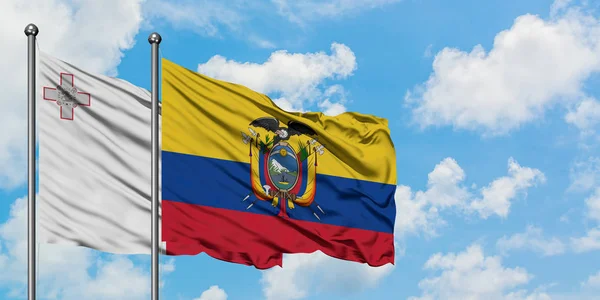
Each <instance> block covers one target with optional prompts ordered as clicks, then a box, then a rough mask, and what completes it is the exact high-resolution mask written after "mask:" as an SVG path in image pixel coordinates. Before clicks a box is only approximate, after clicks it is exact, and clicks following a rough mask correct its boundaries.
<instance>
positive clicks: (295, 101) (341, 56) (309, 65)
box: [198, 43, 356, 114]
mask: <svg viewBox="0 0 600 300" xmlns="http://www.w3.org/2000/svg"><path fill="white" fill-rule="evenodd" d="M331 52H332V53H331V55H328V54H326V53H324V52H317V53H305V54H302V53H289V52H287V51H283V50H282V51H275V52H273V53H272V54H271V56H270V57H269V59H268V60H267V61H266V62H264V63H262V64H258V63H240V62H236V61H233V60H227V59H226V58H225V57H222V56H220V55H216V56H213V57H212V58H211V59H210V60H208V61H207V62H206V63H204V64H199V65H198V72H200V73H202V74H206V75H207V76H211V77H214V78H217V79H221V80H225V81H229V82H234V83H237V84H242V85H245V86H247V87H248V88H250V89H253V90H255V91H258V92H261V93H264V94H269V95H272V94H274V95H279V96H280V97H279V98H278V99H275V100H274V101H275V102H276V103H277V105H279V106H280V107H281V108H283V109H286V110H290V111H291V110H300V111H302V110H303V109H304V107H305V105H308V106H310V105H312V104H314V102H315V100H317V99H319V100H320V103H321V105H322V106H323V107H324V108H325V109H326V110H330V112H331V113H334V114H335V113H337V112H340V111H343V106H342V107H341V106H340V105H343V104H344V103H343V102H344V101H343V100H344V96H343V89H341V87H340V86H335V85H334V86H331V87H324V85H325V80H339V79H344V78H346V77H348V76H350V75H352V72H353V71H354V70H355V69H356V57H355V56H354V53H353V52H352V50H350V48H348V47H347V46H346V45H343V44H338V43H333V44H332V45H331ZM323 88H326V90H325V91H323ZM336 95H337V96H338V97H339V96H340V95H341V98H342V99H341V100H339V101H337V102H332V100H331V99H332V98H333V97H334V96H336Z"/></svg>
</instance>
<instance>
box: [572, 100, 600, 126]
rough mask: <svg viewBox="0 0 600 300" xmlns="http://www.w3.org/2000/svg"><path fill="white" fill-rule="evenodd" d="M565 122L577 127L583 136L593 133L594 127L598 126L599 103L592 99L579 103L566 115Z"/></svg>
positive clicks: (599, 121) (599, 120)
mask: <svg viewBox="0 0 600 300" xmlns="http://www.w3.org/2000/svg"><path fill="white" fill-rule="evenodd" d="M565 120H566V121H567V123H571V124H573V125H575V126H577V128H579V129H580V130H581V132H582V134H583V135H591V134H593V133H595V132H596V130H595V128H596V126H597V125H598V124H600V102H598V100H596V99H592V98H587V99H585V100H583V101H581V102H580V103H578V104H577V106H576V108H575V109H574V110H571V111H570V112H569V113H567V115H566V116H565Z"/></svg>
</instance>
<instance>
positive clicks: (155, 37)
mask: <svg viewBox="0 0 600 300" xmlns="http://www.w3.org/2000/svg"><path fill="white" fill-rule="evenodd" d="M161 40H162V38H161V37H160V34H158V33H156V32H154V33H152V34H150V36H149V37H148V42H149V43H150V45H151V46H152V82H151V86H152V110H151V111H152V138H151V141H152V142H151V144H152V239H151V241H152V300H158V283H159V281H158V249H159V248H158V245H159V240H158V155H159V152H158V151H159V150H160V149H159V148H158V45H159V44H160V41H161Z"/></svg>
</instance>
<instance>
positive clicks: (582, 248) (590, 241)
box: [571, 228, 600, 253]
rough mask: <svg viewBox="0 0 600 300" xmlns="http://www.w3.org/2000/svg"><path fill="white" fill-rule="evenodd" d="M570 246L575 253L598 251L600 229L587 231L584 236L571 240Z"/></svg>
mask: <svg viewBox="0 0 600 300" xmlns="http://www.w3.org/2000/svg"><path fill="white" fill-rule="evenodd" d="M571 246H572V247H573V250H574V251H575V252H577V253H582V252H588V251H594V250H600V228H593V229H590V230H588V232H587V235H586V236H583V237H578V238H571Z"/></svg>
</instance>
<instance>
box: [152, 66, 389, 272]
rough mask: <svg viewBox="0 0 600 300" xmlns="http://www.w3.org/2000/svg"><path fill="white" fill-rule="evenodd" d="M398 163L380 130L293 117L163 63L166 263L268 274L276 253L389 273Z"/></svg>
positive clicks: (362, 119)
mask: <svg viewBox="0 0 600 300" xmlns="http://www.w3.org/2000/svg"><path fill="white" fill-rule="evenodd" d="M395 189H396V158H395V151H394V146H393V143H392V141H391V138H390V132H389V129H388V127H387V121H386V120H385V119H381V118H377V117H374V116H370V115H363V114H358V113H344V114H341V115H338V116H335V117H329V116H325V115H323V114H322V113H291V112H286V111H284V110H282V109H280V108H278V107H277V106H276V105H275V104H274V103H273V102H272V101H271V99H269V98H268V97H267V96H265V95H263V94H260V93H257V92H255V91H252V90H250V89H248V88H246V87H244V86H241V85H237V84H232V83H228V82H223V81H219V80H215V79H212V78H209V77H206V76H203V75H201V74H198V73H196V72H192V71H190V70H188V69H185V68H183V67H181V66H179V65H177V64H175V63H173V62H171V61H169V60H166V59H163V60H162V218H161V219H162V240H163V241H165V242H166V248H167V254H170V255H185V254H187V255H194V254H198V253H201V252H205V253H207V254H208V255H210V256H212V257H214V258H217V259H220V260H224V261H228V262H234V263H240V264H246V265H253V266H255V267H256V268H259V269H266V268H270V267H273V266H276V265H279V266H282V254H283V253H311V252H314V251H317V250H320V251H322V252H323V253H325V254H327V255H329V256H332V257H336V258H339V259H344V260H350V261H357V262H362V263H368V264H369V265H371V266H381V265H384V264H387V263H394V237H393V230H394V220H395V215H396V208H395V203H394V192H395Z"/></svg>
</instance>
